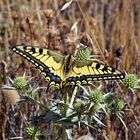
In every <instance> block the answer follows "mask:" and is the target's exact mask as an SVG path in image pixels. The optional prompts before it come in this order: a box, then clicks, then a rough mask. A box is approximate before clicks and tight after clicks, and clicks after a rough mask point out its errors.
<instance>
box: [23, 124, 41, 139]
mask: <svg viewBox="0 0 140 140" xmlns="http://www.w3.org/2000/svg"><path fill="white" fill-rule="evenodd" d="M25 131H26V134H27V136H28V137H29V138H30V139H32V140H38V137H39V136H40V131H39V130H38V129H37V127H35V126H33V125H31V126H27V127H26V129H25Z"/></svg>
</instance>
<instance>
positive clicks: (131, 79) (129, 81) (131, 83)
mask: <svg viewBox="0 0 140 140" xmlns="http://www.w3.org/2000/svg"><path fill="white" fill-rule="evenodd" d="M123 83H124V85H125V87H127V88H135V87H136V85H137V83H138V79H137V77H136V75H135V74H129V75H127V76H126V77H125V79H124V80H123Z"/></svg>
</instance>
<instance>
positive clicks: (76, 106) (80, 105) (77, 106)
mask: <svg viewBox="0 0 140 140" xmlns="http://www.w3.org/2000/svg"><path fill="white" fill-rule="evenodd" d="M73 107H74V109H75V110H76V111H77V112H83V111H84V108H85V104H84V102H83V101H82V100H77V101H76V103H75V104H74V105H73Z"/></svg>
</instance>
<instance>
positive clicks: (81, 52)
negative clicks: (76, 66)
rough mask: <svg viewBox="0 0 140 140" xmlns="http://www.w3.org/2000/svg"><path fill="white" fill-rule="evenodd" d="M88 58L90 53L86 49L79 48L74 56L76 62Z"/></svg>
mask: <svg viewBox="0 0 140 140" xmlns="http://www.w3.org/2000/svg"><path fill="white" fill-rule="evenodd" d="M89 58H90V52H89V49H88V48H87V47H83V46H82V47H80V48H78V52H77V55H76V59H77V60H89Z"/></svg>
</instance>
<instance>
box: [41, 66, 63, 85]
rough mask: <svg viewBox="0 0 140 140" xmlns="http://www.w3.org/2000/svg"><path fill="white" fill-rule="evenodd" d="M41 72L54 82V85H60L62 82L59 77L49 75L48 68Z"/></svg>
mask: <svg viewBox="0 0 140 140" xmlns="http://www.w3.org/2000/svg"><path fill="white" fill-rule="evenodd" d="M43 72H45V73H46V76H47V77H50V79H51V81H54V82H55V83H58V84H60V83H61V81H62V80H61V78H60V77H59V76H57V75H54V74H53V73H51V72H50V70H49V69H48V68H45V69H44V70H43Z"/></svg>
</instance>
